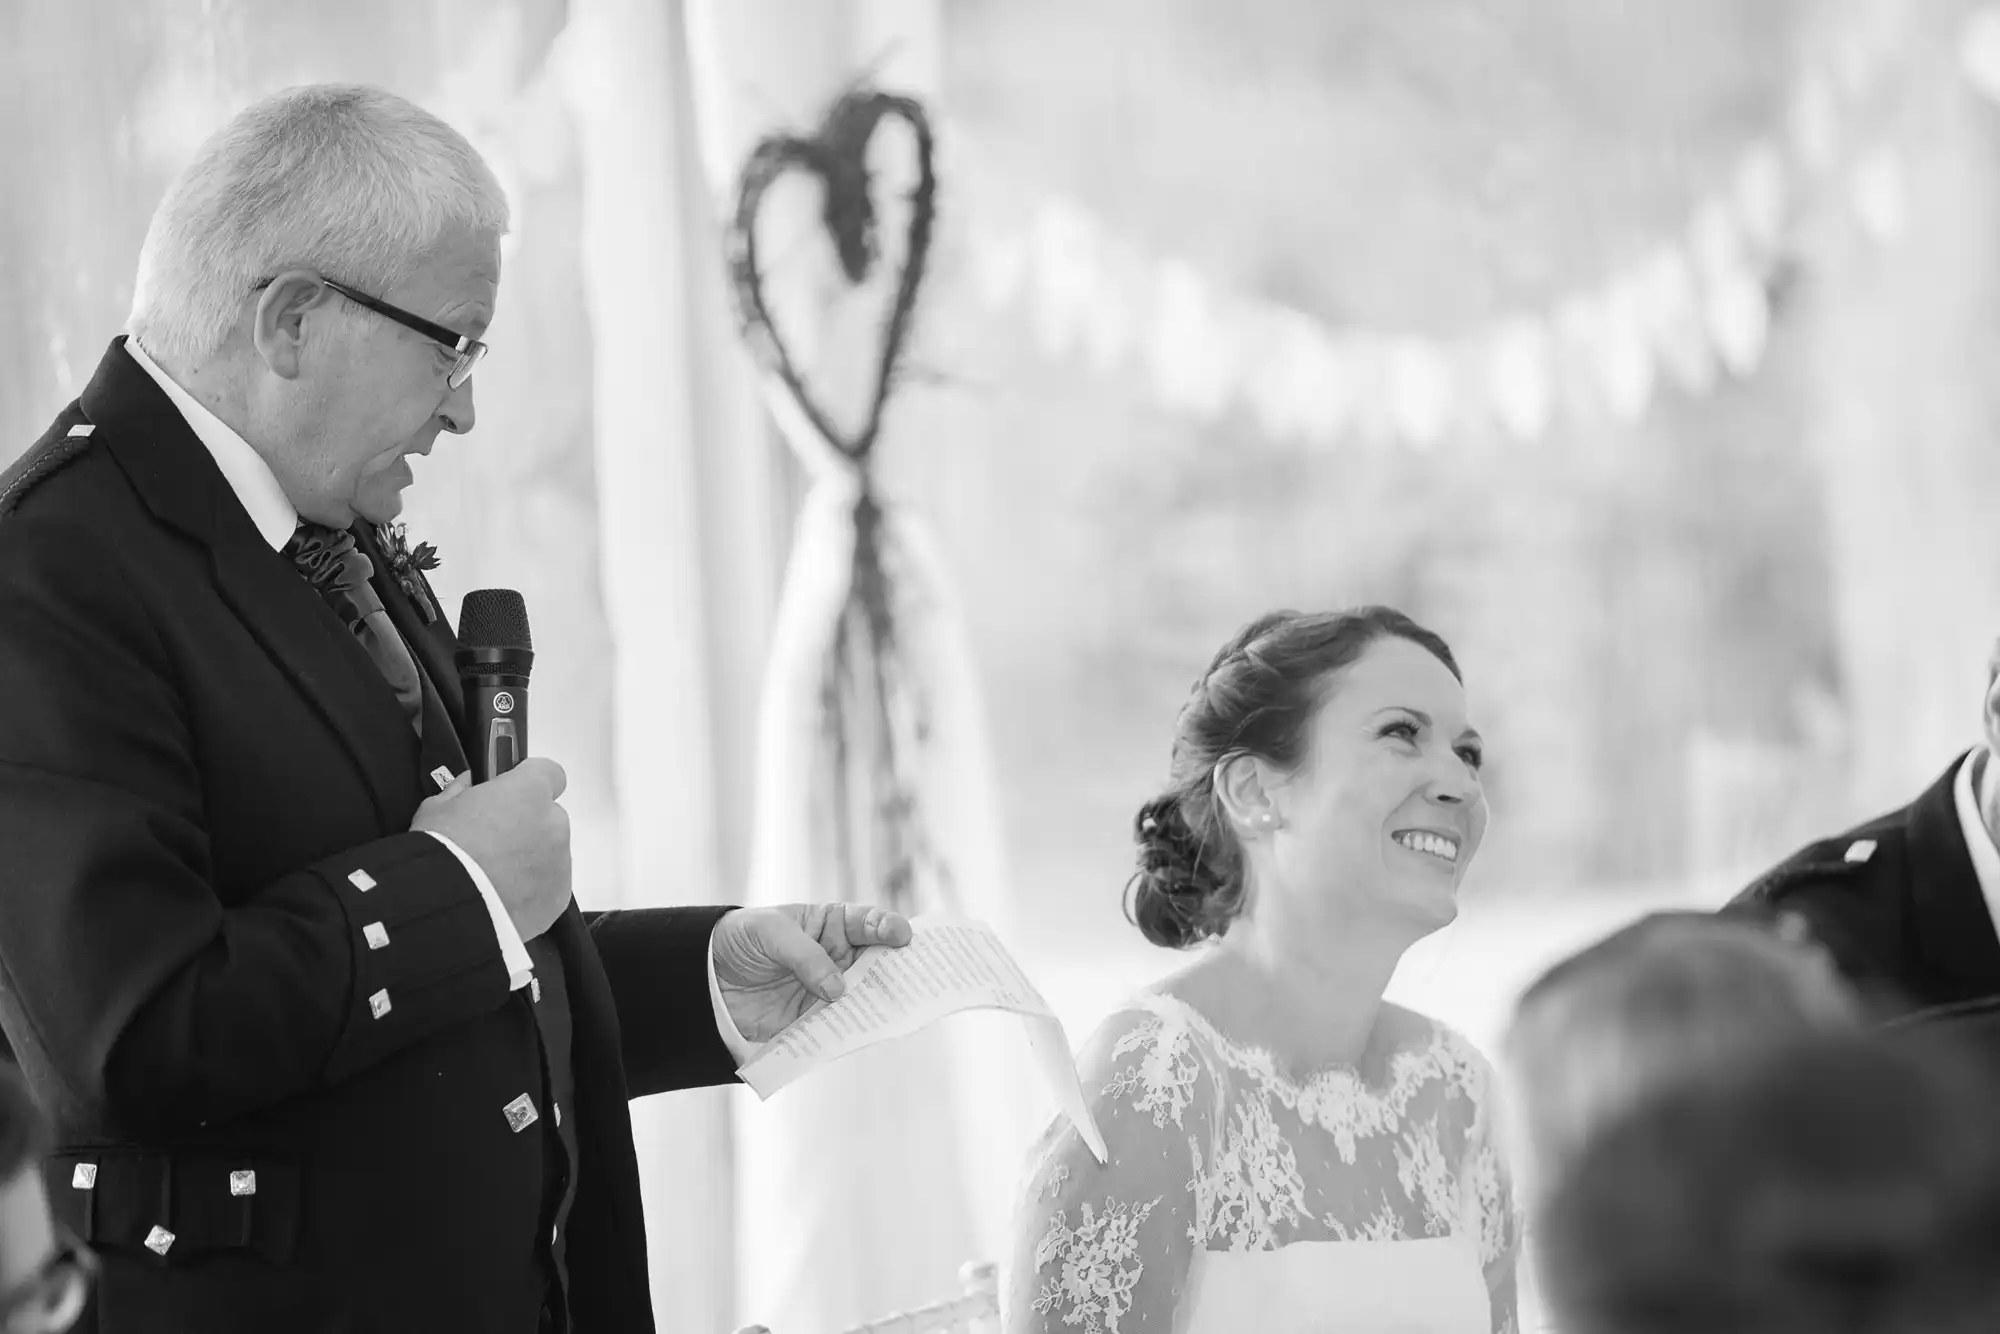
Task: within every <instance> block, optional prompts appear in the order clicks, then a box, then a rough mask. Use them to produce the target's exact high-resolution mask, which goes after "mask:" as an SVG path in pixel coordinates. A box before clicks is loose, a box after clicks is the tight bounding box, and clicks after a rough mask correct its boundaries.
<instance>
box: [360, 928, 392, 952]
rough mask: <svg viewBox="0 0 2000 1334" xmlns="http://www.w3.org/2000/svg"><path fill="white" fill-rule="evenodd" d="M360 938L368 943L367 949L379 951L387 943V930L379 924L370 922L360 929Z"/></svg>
mask: <svg viewBox="0 0 2000 1334" xmlns="http://www.w3.org/2000/svg"><path fill="white" fill-rule="evenodd" d="M361 938H362V939H363V940H365V941H367V942H368V948H369V949H371V950H379V949H381V948H382V947H383V946H384V945H387V944H388V943H389V928H388V927H386V926H383V925H382V924H381V923H380V922H370V923H369V924H368V925H367V926H364V927H362V928H361Z"/></svg>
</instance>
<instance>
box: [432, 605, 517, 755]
mask: <svg viewBox="0 0 2000 1334" xmlns="http://www.w3.org/2000/svg"><path fill="white" fill-rule="evenodd" d="M452 660H453V661H454V662H455V663H456V664H457V666H458V680H459V684H460V685H462V686H463V687H464V688H465V727H466V735H465V736H464V737H463V738H462V739H463V741H464V742H465V757H466V759H467V760H469V761H470V762H471V764H472V781H473V782H475V783H483V782H485V781H486V780H487V779H489V778H495V777H498V776H499V775H501V774H504V773H506V772H507V771H508V770H509V769H511V768H513V767H514V766H515V765H517V764H519V763H520V762H521V761H522V760H524V759H526V758H527V755H528V672H529V670H530V669H532V668H533V667H534V665H535V648H534V641H533V639H531V638H530V637H529V634H528V606H527V604H526V603H525V602H523V601H522V600H521V595H520V594H519V593H516V592H515V591H514V590H513V589H511V588H476V589H474V590H473V591H472V592H470V593H467V594H466V595H465V601H464V602H463V603H461V604H460V605H459V611H458V651H457V652H456V653H454V654H453V655H452Z"/></svg>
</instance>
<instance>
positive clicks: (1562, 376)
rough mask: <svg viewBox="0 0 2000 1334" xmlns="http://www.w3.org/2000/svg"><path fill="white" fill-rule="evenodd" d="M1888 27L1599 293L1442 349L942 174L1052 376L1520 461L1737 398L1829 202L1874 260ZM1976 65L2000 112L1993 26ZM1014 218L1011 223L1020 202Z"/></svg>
mask: <svg viewBox="0 0 2000 1334" xmlns="http://www.w3.org/2000/svg"><path fill="white" fill-rule="evenodd" d="M1902 17H1903V16H1902V12H1901V10H1900V9H1899V8H1898V7H1897V6H1893V5H1887V4H1882V5H1875V6H1872V7H1869V8H1868V9H1867V10H1866V12H1865V13H1864V14H1863V15H1862V16H1861V18H1860V20H1859V21H1858V22H1857V23H1855V25H1854V26H1852V27H1850V28H1849V29H1847V30H1845V31H1844V32H1842V33H1840V34H1838V35H1837V36H1836V37H1835V38H1834V39H1833V40H1831V41H1829V42H1827V43H1826V44H1825V45H1824V47H1823V48H1821V49H1820V50H1818V51H1817V52H1816V53H1815V55H1814V57H1813V58H1812V59H1811V60H1810V61H1808V62H1806V63H1805V64H1804V67H1803V70H1802V73H1801V74H1800V76H1799V77H1798V78H1797V79H1796V80H1795V81H1794V84H1793V87H1792V92H1791V95H1790V97H1789V99H1788V104H1787V107H1786V110H1785V114H1784V115H1783V116H1782V117H1781V118H1780V127H1779V129H1778V130H1777V131H1776V132H1774V133H1773V134H1772V135H1770V136H1769V137H1767V138H1765V139H1764V140H1762V141H1759V142H1756V143H1753V144H1751V145H1750V146H1749V147H1747V148H1746V149H1745V150H1744V151H1743V152H1742V153H1741V155H1740V156H1739V157H1738V159H1737V161H1736V163H1735V165H1734V168H1733V170H1731V171H1729V172H1728V173H1727V175H1726V177H1725V178H1724V179H1722V180H1720V181H1718V182H1717V183H1716V184H1715V186H1714V187H1713V188H1712V189H1711V191H1710V192H1709V193H1708V194H1707V195H1706V196H1705V197H1703V198H1701V199H1699V200H1698V201H1697V203H1696V204H1695V206H1694V207H1693V208H1692V209H1691V210H1690V212H1689V214H1688V217H1687V221H1686V223H1685V224H1684V225H1683V226H1682V227H1681V228H1679V229H1678V231H1677V232H1676V233H1675V234H1672V235H1668V236H1665V237H1663V238H1661V239H1660V240H1659V241H1658V242H1657V243H1655V244H1654V245H1653V246H1652V247H1651V248H1650V249H1649V250H1648V251H1646V252H1645V253H1644V254H1642V255H1641V256H1640V257H1639V258H1638V259H1637V260H1635V261H1634V262H1632V263H1631V264H1629V265H1627V266H1625V267H1623V268H1621V269H1620V270H1618V271H1616V272H1613V273H1612V274H1610V275H1609V276H1607V277H1606V278H1605V279H1604V280H1603V281H1601V282H1600V283H1598V284H1596V285H1595V286H1592V287H1589V288H1586V289H1584V290H1581V291H1575V292H1572V293H1570V294H1568V295H1567V296H1564V297H1562V298H1560V299H1558V300H1555V301H1552V302H1550V303H1549V304H1547V305H1546V306H1542V307H1537V308H1529V309H1523V310H1517V311H1514V312H1512V313H1509V314H1506V315H1503V316H1501V317H1500V318H1497V319H1495V320H1493V321H1491V322H1490V323H1488V324H1487V325H1485V326H1483V327H1478V328H1474V329H1471V330H1468V331H1466V332H1464V333H1462V334H1459V335H1456V336H1451V337H1445V338H1439V337H1427V336H1420V335H1415V334H1409V333H1402V332H1397V331H1393V330H1383V329H1369V328H1355V327H1336V326H1333V325H1330V324H1328V323H1326V322H1325V321H1322V320H1319V319H1316V318H1314V317H1313V316H1311V315H1309V314H1307V313H1305V312H1303V311H1299V310H1296V309H1292V308H1290V307H1287V306H1284V305H1282V304H1279V303H1276V302H1273V301H1269V300H1265V299H1263V298H1261V297H1258V296H1255V295H1251V294H1247V293H1244V292H1240V291H1234V290H1231V289H1229V288H1228V287H1226V286H1224V285H1222V284H1219V283H1216V282H1214V281H1211V280H1210V279H1209V278H1207V277H1206V276H1205V275H1203V274H1202V273H1201V272H1200V271H1199V270H1197V269H1196V268H1194V267H1193V266H1192V265H1190V264H1188V263H1187V262H1185V261H1184V260H1181V259H1178V258H1173V257H1168V256H1156V255H1148V254H1145V253H1143V252H1141V251H1140V250H1139V249H1138V248H1137V247H1135V246H1134V245H1132V244H1131V243H1130V242H1129V241H1128V240H1127V239H1126V238H1125V237H1124V236H1122V235H1121V234H1120V232H1119V231H1118V229H1117V228H1116V227H1115V226H1113V225H1111V224H1109V223H1108V222H1107V221H1106V220H1104V219H1103V218H1101V217H1100V216H1098V215H1097V214H1095V213H1094V212H1092V211H1091V210H1090V209H1089V208H1088V207H1087V206H1085V205H1083V204H1082V203H1080V202H1079V201H1077V200H1075V199H1072V198H1067V197H1064V196H1062V195H1059V194H1053V193H1047V192H1039V193H1038V192H1036V191H1035V190H1033V189H1032V188H1030V187H1026V186H1024V183H1022V182H1020V181H1018V180H1014V179H1010V178H1008V177H1006V176H1005V175H1004V174H1003V173H1001V172H999V171H997V170H995V169H993V168H992V167H991V165H990V164H989V162H988V161H987V159H986V158H985V157H984V156H983V155H982V154H981V153H980V152H979V151H978V148H977V145H976V144H975V143H973V142H971V141H970V140H969V139H968V137H967V136H966V135H965V133H964V132H963V131H962V130H955V131H954V132H953V133H951V134H950V135H949V136H946V135H941V136H940V140H939V148H940V159H941V162H942V163H943V167H942V171H943V173H944V174H946V175H948V176H951V177H954V178H955V179H957V180H958V181H959V182H960V183H961V185H962V186H964V187H965V188H964V189H963V190H962V194H964V195H966V196H969V197H970V198H971V199H972V200H973V203H972V205H971V206H970V208H969V209H968V211H967V213H966V214H965V216H964V218H963V228H962V231H961V234H960V235H959V236H958V237H957V238H956V241H957V244H958V245H959V246H961V247H963V249H962V251H961V253H962V254H963V256H964V265H963V276H964V279H965V281H966V283H967V285H968V286H969V288H970V291H971V293H972V295H973V296H974V298H975V299H976V300H977V301H978V302H979V303H980V304H981V305H982V306H983V307H985V308H986V309H987V310H989V311H993V312H1000V311H1006V310H1013V311H1016V312H1017V313H1018V314H1019V315H1020V317H1021V318H1022V319H1023V320H1024V321H1025V323H1026V324H1027V326H1028V328H1029V330H1030V331H1031V333H1032V335H1033V337H1034V339H1035V342H1036V343H1037V344H1038V345H1039V347H1040V348H1041V350H1042V351H1043V352H1044V353H1045V354H1046V355H1047V356H1049V357H1051V358H1052V359H1059V360H1076V361H1079V362H1080V363H1082V364H1084V365H1087V366H1088V367H1089V368H1090V369H1091V370H1093V371H1094V372H1096V373H1098V374H1100V375H1111V374H1114V373H1116V374H1130V373H1134V372H1136V373H1138V374H1139V375H1141V376H1142V377H1143V378H1144V379H1145V380H1146V381H1147V382H1148V384H1149V386H1150V388H1151V390H1152V394H1153V396H1154V398H1155V399H1156V400H1157V401H1158V402H1160V403H1161V404H1162V405H1164V406H1166V407H1168V408H1170V409H1172V410H1175V411H1177V412H1181V413H1184V414H1186V415H1189V416H1191V417H1194V418H1196V419H1198V420H1204V421H1213V420H1216V419H1219V418H1220V417H1221V416H1223V415H1224V414H1225V413H1228V412H1231V411H1243V412H1246V413H1247V414H1248V415H1249V416H1250V417H1251V418H1252V419H1254V420H1255V421H1256V422H1257V423H1258V425H1259V426H1260V428H1261V429H1262V430H1263V431H1264V432H1266V433H1267V434H1268V435H1270V436H1272V437H1274V438H1277V439H1296V440H1308V441H1317V442H1331V441H1335V440H1339V439H1343V438H1357V437H1358V438H1362V439H1388V440H1393V441H1396V442H1399V443H1401V444H1404V445H1406V446H1411V447H1416V448H1424V447H1429V446H1432V445H1435V444H1437V443H1438V442H1440V441H1441V440H1444V439H1446V438H1448V437H1451V436H1453V435H1457V434H1469V433H1474V432H1479V431H1483V430H1489V429H1492V428H1495V427H1497V428H1498V429H1499V430H1500V431H1501V432H1503V433H1504V434H1505V435H1506V436H1507V437H1508V438H1511V439H1514V440H1517V441H1529V440H1534V439H1537V438H1539V437H1541V436H1542V435H1544V434H1545V433H1546V432H1547V431H1548V430H1549V429H1550V427H1551V425H1552V424H1553V423H1554V422H1555V421H1556V420H1557V418H1558V417H1559V416H1561V417H1570V418H1582V419H1585V420H1604V419H1609V420H1610V421H1612V422H1615V423H1617V424H1620V425H1631V424H1634V423H1636V422H1638V421H1639V420H1641V419H1642V418H1643V417H1644V416H1645V415H1646V414H1647V412H1648V411H1649V409H1650V408H1651V407H1652V405H1653V403H1654V402H1655V401H1656V399H1657V397H1658V395H1659V394H1660V393H1661V391H1662V390H1663V389H1664V388H1671V389H1673V390H1676V391H1678V392H1680V393H1683V394H1687V395H1694V396H1700V395H1706V394H1710V393H1713V392H1714V391H1716V390H1717V389H1718V388H1719V387H1720V386H1722V385H1724V384H1727V383H1730V382H1736V381H1742V380H1746V379H1748V378H1749V377H1750V376H1752V375H1754V374H1755V373H1756V371H1757V369H1758V367H1759V365H1760V364H1761V362H1762V360H1763V356H1764V352H1765V347H1766V343H1767V341H1768V339H1769V336H1770V328H1771V315H1772V298H1773V291H1774V288H1775V286H1776V285H1777V282H1778V280H1779V279H1780V277H1781V275H1782V273H1783V270H1784V268H1785V267H1786V265H1787V263H1788V261H1789V260H1790V259H1791V257H1792V254H1793V252H1794V250H1795V249H1796V245H1797V239H1798V235H1799V232H1800V224H1801V223H1802V222H1803V221H1805V220H1806V219H1807V218H1808V217H1810V216H1812V214H1813V212H1814V210H1815V209H1816V208H1817V207H1819V206H1820V205H1822V204H1823V203H1824V202H1826V201H1828V200H1832V201H1833V202H1836V203H1839V204H1843V205H1844V206H1846V207H1847V208H1849V209H1850V210H1851V211H1852V213H1853V216H1854V217H1855V219H1856V221H1857V222H1858V223H1859V224H1860V226H1861V228H1862V230H1863V231H1864V232H1865V233H1866V234H1868V235H1869V236H1871V237H1874V238H1876V239H1877V240H1881V241H1889V240H1893V239H1894V238H1895V237H1896V236H1897V235H1898V234H1900V232H1901V230H1902V227H1903V224H1904V221H1905V218H1904V214H1905V211H1906V208H1907V203H1906V185H1905V181H1904V169H1903V165H1902V162H1901V160H1900V158H1899V157H1898V155H1897V154H1896V152H1895V150H1894V149H1893V148H1890V147H1885V146H1879V145H1872V144H1870V143H1869V142H1867V140H1866V138H1865V137H1864V131H1865V129H1866V124H1865V122H1866V119H1867V118H1866V117H1865V116H1864V115H1862V114H1861V113H1862V112H1863V111H1864V109H1865V107H1866V105H1867V104H1868V103H1869V102H1870V101H1871V100H1872V99H1874V98H1875V97H1876V96H1877V95H1878V94H1879V91H1880V89H1881V88H1882V86H1883V83H1884V75H1885V72H1886V70H1887V67H1888V65H1889V63H1890V60H1891V59H1892V57H1893V56H1894V55H1895V54H1896V51H1897V48H1898V46H1899V43H1900V39H1901V35H1902V34H1901V32H1900V29H1899V24H1900V22H1901V21H1902ZM1984 23H1985V25H1986V26H1985V27H1983V28H1981V29H1980V30H1979V31H1980V33H1981V34H1982V35H1981V36H1980V37H1979V39H1978V40H1979V42H1980V43H1983V44H1982V45H1979V46H1978V52H1979V54H1978V56H1977V58H1976V59H1975V56H1974V55H1973V54H1971V52H1972V50H1973V42H1972V40H1971V39H1970V38H1968V42H1967V43H1966V45H1965V47H1964V51H1965V54H1964V56H1963V59H1964V62H1965V63H1966V65H1967V67H1968V70H1971V69H1972V68H1974V67H1975V65H1976V66H1977V68H1978V69H1980V70H1981V71H1984V73H1983V75H1981V76H1975V77H1984V78H1985V79H1986V81H1987V84H1988V85H1989V86H1990V87H1991V88H1992V89H1993V90H1995V93H1994V95H1995V96H1996V97H2000V7H1996V8H1995V9H1994V10H1993V11H1991V12H1990V13H1989V15H1988V17H1987V18H1986V19H1985V20H1984ZM1024 199H1025V200H1028V201H1030V202H1029V203H1027V204H1026V205H1025V206H1023V205H1022V204H1021V203H1020V201H1022V200H1024Z"/></svg>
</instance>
